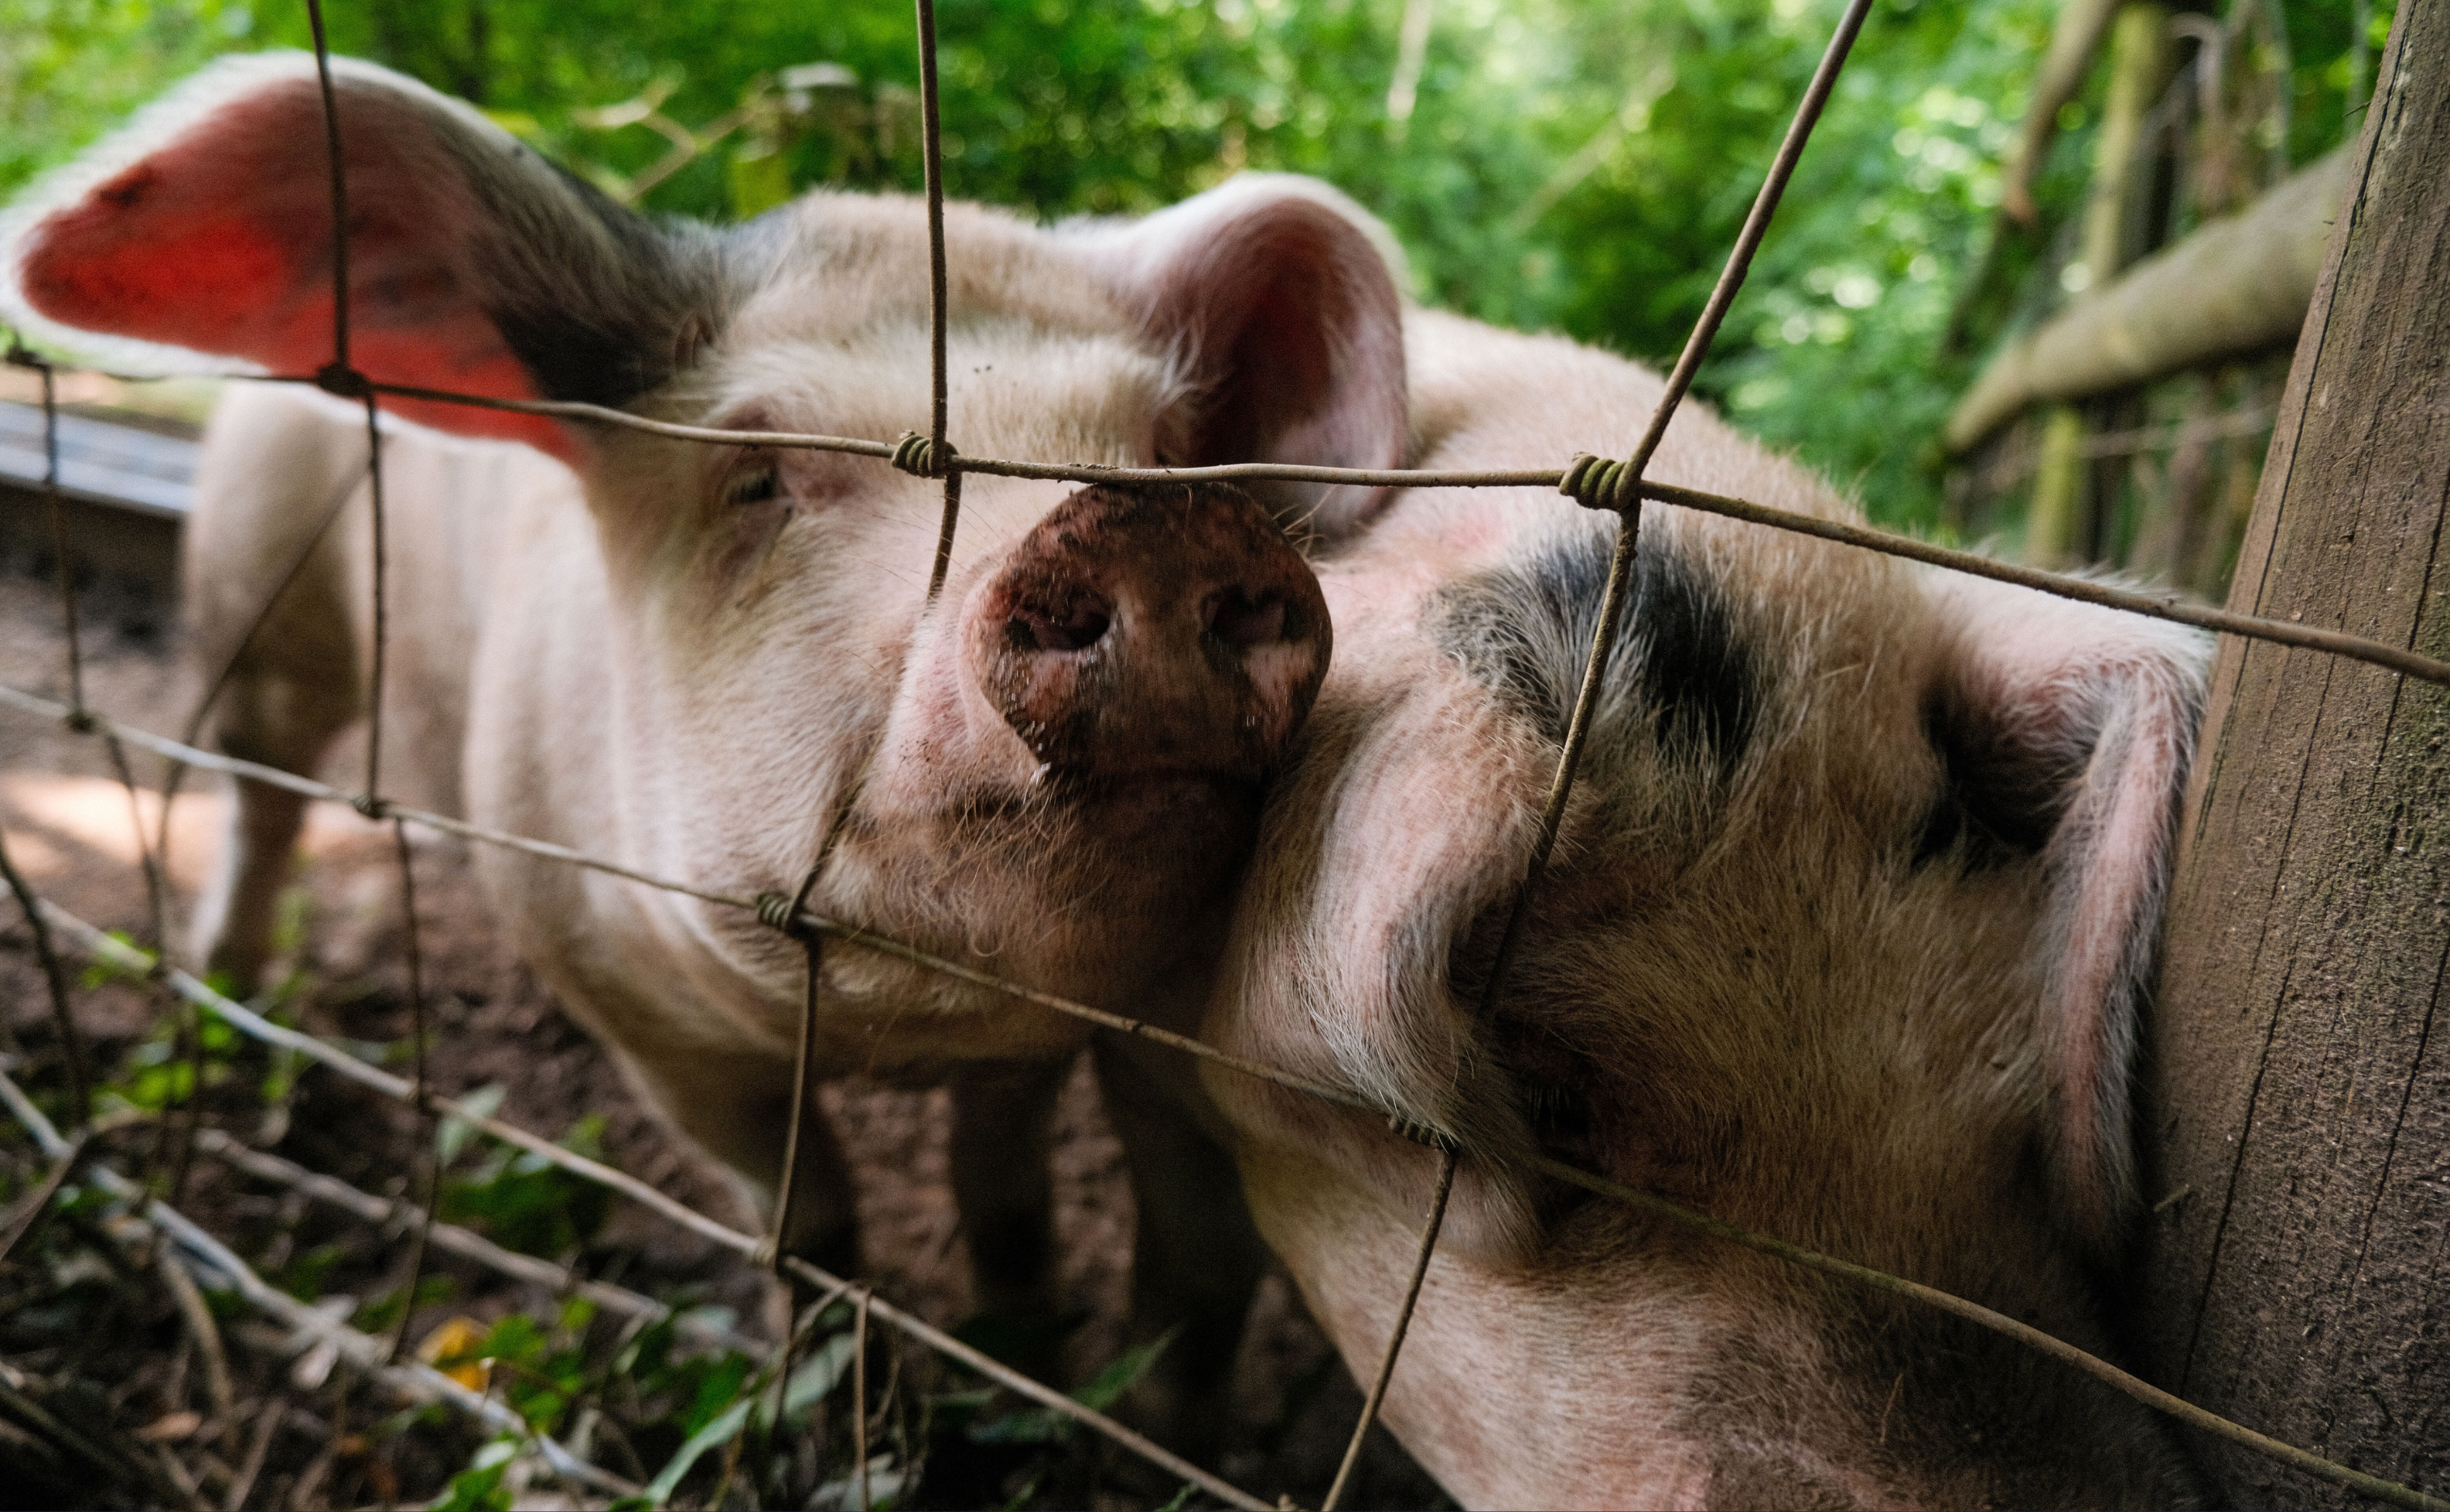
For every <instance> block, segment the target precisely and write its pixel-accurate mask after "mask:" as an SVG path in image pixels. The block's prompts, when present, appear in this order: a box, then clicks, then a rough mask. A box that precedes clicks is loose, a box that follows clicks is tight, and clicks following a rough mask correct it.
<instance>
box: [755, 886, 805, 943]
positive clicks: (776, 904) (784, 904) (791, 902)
mask: <svg viewBox="0 0 2450 1512" xmlns="http://www.w3.org/2000/svg"><path fill="white" fill-rule="evenodd" d="M757 921H758V922H759V923H761V924H764V925H765V926H766V927H767V928H768V929H772V930H776V931H779V932H780V933H782V934H786V935H797V934H798V933H799V932H800V901H799V900H798V899H796V898H794V897H792V896H791V895H790V894H789V893H759V894H758V895H757Z"/></svg>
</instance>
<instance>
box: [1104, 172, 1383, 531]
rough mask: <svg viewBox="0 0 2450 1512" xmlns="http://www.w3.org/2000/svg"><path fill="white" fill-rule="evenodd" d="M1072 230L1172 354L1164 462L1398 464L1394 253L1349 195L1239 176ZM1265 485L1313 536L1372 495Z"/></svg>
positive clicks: (1291, 181)
mask: <svg viewBox="0 0 2450 1512" xmlns="http://www.w3.org/2000/svg"><path fill="white" fill-rule="evenodd" d="M1083 240H1084V243H1085V244H1086V246H1087V247H1088V249H1089V251H1090V253H1091V256H1092V260H1093V262H1095V263H1096V264H1098V265H1099V268H1100V270H1101V271H1102V272H1103V273H1104V274H1105V275H1106V277H1107V278H1108V279H1109V281H1112V282H1113V283H1114V284H1115V285H1116V286H1117V287H1118V290H1119V291H1120V292H1121V293H1122V295H1123V297H1124V299H1125V300H1126V301H1127V302H1128V303H1130V304H1131V305H1132V306H1133V307H1134V308H1135V309H1136V310H1137V312H1138V314H1139V316H1140V318H1141V319H1142V320H1144V321H1145V322H1146V324H1147V327H1148V329H1149V331H1150V332H1151V334H1152V335H1154V336H1155V337H1156V338H1157V339H1158V340H1159V341H1161V342H1163V343H1164V344H1165V345H1166V346H1167V347H1168V348H1169V349H1171V351H1172V352H1173V353H1174V355H1175V358H1176V362H1177V363H1178V375H1177V376H1178V378H1180V380H1181V382H1182V384H1183V397H1182V399H1181V401H1180V402H1179V403H1178V404H1177V405H1176V408H1175V410H1174V412H1173V413H1172V414H1170V415H1169V417H1167V424H1166V425H1165V427H1164V429H1163V433H1162V434H1161V435H1160V437H1159V445H1160V449H1161V450H1162V451H1163V452H1164V453H1165V454H1167V455H1166V460H1168V461H1170V462H1173V463H1176V464H1178V465H1183V466H1203V465H1208V464H1213V463H1219V462H1250V461H1265V462H1297V463H1307V464H1310V465H1313V466H1324V467H1368V468H1390V467H1400V466H1402V465H1403V460H1404V455H1405V449H1406V441H1407V436H1408V426H1409V418H1408V408H1407V404H1406V397H1405V379H1404V317H1403V300H1402V298H1401V296H1400V295H1399V294H1398V293H1397V292H1396V278H1397V276H1398V275H1397V271H1396V270H1397V269H1399V268H1400V266H1401V263H1402V259H1403V254H1402V253H1401V252H1400V251H1399V250H1397V249H1396V247H1395V244H1394V242H1393V239H1392V238H1390V237H1389V236H1388V235H1387V232H1386V230H1385V228H1384V227H1383V226H1381V225H1379V224H1378V223H1377V222H1376V221H1375V220H1373V219H1371V216H1370V215H1369V213H1368V212H1366V211H1364V210H1363V209H1362V208H1361V207H1360V206H1358V205H1356V204H1353V203H1352V202H1351V201H1350V200H1348V199H1346V198H1345V197H1344V196H1343V195H1341V194H1338V193H1336V192H1335V191H1334V190H1333V189H1331V188H1329V187H1328V186H1327V185H1325V184H1319V183H1317V182H1316V181H1314V180H1311V179H1303V178H1296V177H1293V176H1291V175H1284V174H1249V175H1245V176H1243V177H1241V178H1238V179H1235V180H1234V181H1232V182H1231V183H1229V184H1225V185H1223V186H1222V187H1219V188H1216V189H1212V190H1210V191H1209V192H1208V193H1206V194H1203V195H1200V196H1198V197H1197V198H1196V199H1192V200H1187V201H1185V202H1183V203H1182V204H1177V205H1176V206H1175V207H1174V208H1172V209H1170V210H1165V211H1162V212H1160V213H1159V214H1157V215H1153V216H1150V217H1149V218H1148V219H1147V220H1144V221H1141V222H1138V223H1135V224H1132V225H1129V226H1126V227H1122V228H1119V229H1099V230H1093V231H1090V232H1087V233H1084V234H1083ZM1280 490H1281V491H1280V492H1279V493H1278V494H1276V496H1275V497H1274V498H1273V499H1271V502H1272V503H1274V504H1277V505H1278V506H1279V507H1280V509H1281V510H1283V511H1289V512H1291V513H1292V514H1297V515H1303V516H1307V517H1308V519H1309V522H1310V523H1311V525H1312V526H1313V528H1315V529H1317V530H1319V531H1321V532H1322V533H1326V534H1329V535H1337V534H1342V533H1349V532H1350V531H1351V530H1352V529H1353V528H1355V527H1356V526H1357V525H1358V524H1359V523H1360V522H1361V521H1363V520H1364V519H1366V518H1367V517H1368V516H1369V514H1370V513H1371V510H1372V509H1373V508H1374V507H1375V506H1376V504H1377V503H1378V501H1379V500H1380V498H1381V497H1382V496H1383V495H1384V494H1385V490H1383V489H1374V488H1350V487H1336V488H1320V487H1317V486H1315V485H1280Z"/></svg>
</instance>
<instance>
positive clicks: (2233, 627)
mask: <svg viewBox="0 0 2450 1512" xmlns="http://www.w3.org/2000/svg"><path fill="white" fill-rule="evenodd" d="M228 376H229V377H231V378H236V379H239V380H242V381H256V382H280V383H313V382H315V381H316V380H315V379H314V378H296V377H288V376H280V377H273V378H264V377H263V376H262V375H257V374H232V375H228ZM374 387H375V390H376V392H378V393H381V394H389V395H393V396H396V397H401V398H417V399H427V400H432V401H434V402H437V403H445V404H463V405H469V406H472V407H474V408H477V409H488V410H507V411H511V412H513V413H515V414H522V415H540V416H550V417H556V418H561V419H576V420H587V421H592V422H596V423H600V424H605V425H612V426H618V427H621V428H623V429H626V430H634V431H641V432H645V433H647V434H649V435H652V436H670V437H671V438H673V439H675V440H683V441H704V442H708V443H710V444H713V445H722V446H739V447H777V448H786V449H793V448H796V449H800V450H806V451H816V452H838V453H842V454H845V455H847V456H872V457H876V458H878V459H879V460H881V461H885V462H891V461H892V460H893V458H894V455H895V451H896V448H895V447H894V446H893V445H892V444H889V443H887V442H884V441H867V440H861V439H858V438H856V437H852V436H821V435H815V434H812V433H805V432H797V431H728V430H724V429H722V428H720V427H717V426H707V425H677V424H673V423H671V422H670V421H667V420H651V419H647V418H645V417H641V416H635V415H632V414H630V413H628V412H627V411H624V410H616V409H612V408H609V407H607V406H605V405H601V404H585V403H580V402H577V401H575V400H561V399H497V398H488V397H483V396H481V395H472V394H453V393H450V392H448V391H445V390H441V389H425V388H416V387H413V386H410V385H406V384H398V383H378V384H376V385H374ZM944 465H945V466H947V467H950V468H952V469H954V470H956V471H959V472H964V473H983V474H987V475H993V476H997V477H1020V478H1039V479H1048V480H1054V481H1059V482H1074V483H1104V484H1129V485H1147V484H1160V483H1246V482H1288V483H1325V484H1339V483H1340V484H1351V485H1357V486H1360V487H1364V488H1549V489H1557V490H1559V491H1560V492H1563V489H1564V486H1565V484H1566V483H1567V482H1568V481H1570V480H1572V479H1573V478H1574V477H1575V475H1576V474H1577V473H1578V472H1585V471H1587V470H1585V469H1578V468H1576V467H1575V466H1573V465H1572V464H1570V463H1569V464H1567V465H1566V466H1564V467H1555V468H1491V469H1469V470H1460V471H1444V472H1441V471H1436V470H1429V469H1415V468H1364V467H1309V466H1304V465H1301V464H1297V463H1286V462H1227V463H1220V464H1218V465H1215V466H1212V467H1109V466H1104V465H1101V464H1098V463H1090V462H1025V461H1014V460H1010V459H1007V458H1001V457H986V456H968V455H966V454H961V455H957V456H954V457H953V458H952V459H951V460H950V461H948V462H947V463H945V464H944ZM1636 491H1637V492H1638V493H1639V494H1640V495H1641V496H1642V497H1643V499H1645V500H1656V501H1657V502H1659V503H1663V504H1672V505H1676V506H1677V507H1679V508H1682V509H1688V510H1692V511H1695V512H1696V513H1698V514H1718V515H1722V516H1724V517H1726V518H1728V519H1735V520H1742V521H1744V522H1745V523H1747V524H1751V525H1760V526H1763V527H1766V528H1768V529H1770V530H1777V531H1787V532H1790V533H1796V534H1799V535H1815V536H1818V537H1819V538H1820V539H1822V540H1824V541H1835V542H1837V543H1838V544H1839V545H1841V546H1854V547H1859V548H1861V549H1863V550H1865V551H1869V552H1880V553H1881V554H1883V555H1887V556H1901V557H1904V558H1906V559H1907V560H1909V561H1915V562H1924V563H1928V564H1929V565H1931V566H1934V567H1941V568H1946V569H1948V570H1949V571H1951V572H1964V573H1967V574H1969V575H1971V576H1974V577H1987V578H1990V579H1991V580H1992V581H1993V582H1999V583H2013V584H2014V585H2015V586H2016V587H2018V588H2030V589H2032V590H2033V591H2035V592H2040V593H2049V594H2051V595H2053V596H2055V597H2059V598H2071V599H2075V600H2078V601H2079V602H2082V603H2087V604H2098V605H2100V606H2102V607H2103V608H2105V609H2114V610H2122V611H2126V612H2128V613H2130V614H2144V615H2149V616H2150V617H2151V618H2153V619H2164V620H2168V621H2170V622H2172V623H2174V624H2179V625H2190V626H2193V627H2194V628H2195V629H2197V630H2212V631H2215V632H2217V633H2220V634H2225V635H2237V636H2242V637H2244V638H2246V639H2247V640H2259V641H2268V642H2270V643H2271V644H2273V645H2276V646H2290V647H2295V648H2297V649H2301V650H2316V651H2326V652H2329V653H2330V654H2332V655H2334V656H2343V657H2345V658H2347V659H2348V660H2350V661H2358V662H2366V663H2369V664H2371V665H2373V666H2376V667H2381V668H2384V669H2388V670H2390V671H2394V672H2403V673H2405V674H2406V675H2407V676H2410V677H2414V678H2418V679H2420V680H2421V681H2423V682H2428V683H2434V684H2438V685H2440V686H2441V687H2445V688H2450V662H2445V661H2441V660H2440V659H2438V658H2435V657H2431V656H2425V655H2422V654H2421V653H2419V652H2416V651H2413V650H2409V649H2406V648H2405V647H2401V646H2393V645H2391V644H2389V643H2388V642H2386V641H2378V640H2374V639H2372V638H2370V637H2368V636H2363V635H2352V634H2350V633H2348V632H2347V631H2345V630H2325V629H2323V628H2322V627H2320V626H2313V625H2304V624H2300V623H2298V622H2296V621H2294V620H2281V619H2269V618H2265V617H2264V616H2262V615H2259V614H2239V613H2234V612H2232V611H2228V610H2225V609H2215V608H2213V607H2211V606H2210V605H2208V604H2196V603H2191V602H2188V599H2187V598H2186V597H2185V596H2184V595H2183V594H2179V593H2175V592H2166V591H2165V592H2150V591H2142V590H2137V589H2128V588H2120V587H2118V586H2117V585H2116V584H2114V583H2108V582H2102V581H2098V580H2096V579H2093V578H2089V577H2083V576H2079V575H2076V574H2074V573H2071V572H2044V571H2043V570H2041V569H2039V568H2032V567H2020V566H2018V565H2016V564H2015V563H2013V562H2002V561H1999V560H1997V559H1995V558H1993V557H1989V556H1985V555H1983V554H1982V553H1981V552H1969V551H1964V550H1961V549H1959V548H1955V547H1949V546H1941V545H1938V544H1936V543H1935V542H1931V541H1924V540H1918V539H1916V538H1915V537H1914V536H1911V535H1901V534H1899V533H1896V532H1895V531H1883V530H1879V529H1876V528H1875V527H1872V526H1869V525H1857V524H1854V523H1852V522H1849V521H1846V520H1834V519H1824V518H1822V517H1820V516H1819V515H1817V514H1797V513H1796V512H1794V511H1792V510H1781V509H1773V508H1771V507H1770V506H1769V505H1766V504H1757V503H1754V502H1753V501H1752V500H1750V499H1743V498H1737V497H1734V496H1732V495H1730V494H1714V493H1711V492H1709V491H1708V490H1705V489H1697V488H1684V487H1681V486H1679V485H1676V484H1672V483H1659V482H1653V481H1651V480H1650V479H1648V478H1644V479H1643V480H1642V481H1641V482H1640V483H1639V484H1638V485H1636Z"/></svg>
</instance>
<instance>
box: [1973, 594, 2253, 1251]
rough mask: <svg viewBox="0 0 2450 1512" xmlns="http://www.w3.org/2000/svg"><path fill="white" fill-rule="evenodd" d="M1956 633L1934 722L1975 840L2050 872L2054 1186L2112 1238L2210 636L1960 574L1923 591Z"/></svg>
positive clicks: (2123, 1193)
mask: <svg viewBox="0 0 2450 1512" xmlns="http://www.w3.org/2000/svg"><path fill="white" fill-rule="evenodd" d="M1933 592H1934V594H1935V597H1937V598H1939V599H1940V600H1941V602H1942V603H1943V605H1944V606H1948V607H1950V608H1952V609H1954V610H1955V611H1959V612H1958V613H1957V615H1956V620H1957V623H1956V630H1957V632H1958V634H1959V635H1960V636H1961V640H1960V641H1959V643H1958V646H1957V649H1956V652H1955V654H1954V657H1953V659H1952V661H1951V662H1950V664H1949V669H1948V672H1947V674H1946V675H1945V676H1944V677H1943V680H1942V682H1941V685H1940V686H1939V688H1937V690H1936V696H1935V700H1934V703H1933V706H1932V709H1931V726H1932V733H1933V736H1934V738H1935V742H1936V744H1937V745H1938V746H1939V748H1940V750H1941V752H1942V754H1943V756H1944V757H1945V758H1946V760H1947V762H1948V766H1949V777H1950V783H1951V786H1952V789H1953V796H1954V799H1955V800H1956V802H1957V804H1958V805H1959V807H1960V811H1961V814H1962V816H1963V818H1964V820H1965V821H1966V822H1969V823H1970V824H1973V825H1974V826H1977V827H1978V829H1979V831H1980V832H1981V837H1982V840H1983V843H1985V844H1995V845H1998V846H2004V847H2006V848H2008V849H2011V850H2026V851H2036V850H2037V851H2038V852H2039V854H2040V857H2041V861H2042V863H2043V865H2044V866H2045V867H2046V868H2047V873H2048V876H2049V879H2050V898H2051V916H2050V921H2049V929H2048V932H2047V935H2046V940H2047V945H2046V947H2045V948H2046V950H2047V952H2048V959H2047V960H2046V961H2045V965H2046V967H2047V980H2048V982H2049V989H2048V990H2049V995H2050V996H2049V998H2048V1002H2047V1005H2046V1011H2045V1013H2044V1015H2043V1018H2042V1023H2041V1026H2040V1027H2041V1034H2042V1048H2043V1052H2044V1055H2045V1057H2046V1063H2047V1066H2048V1068H2049V1073H2050V1077H2051V1098H2052V1104H2053V1115H2054V1123H2055V1131H2054V1138H2053V1150H2052V1167H2053V1169H2052V1177H2053V1184H2054V1187H2055V1190H2056V1193H2057V1196H2058V1198H2059V1201H2060V1203H2061V1205H2062V1206H2063V1208H2064V1209H2065V1212H2066V1214H2067V1216H2068V1217H2069V1219H2070V1220H2071V1222H2072V1223H2073V1224H2074V1226H2075V1227H2076V1229H2077V1231H2079V1232H2081V1233H2083V1234H2084V1235H2086V1236H2087V1238H2088V1239H2090V1240H2091V1241H2092V1242H2095V1243H2101V1244H2107V1243H2110V1242H2113V1241H2114V1239H2115V1237H2116V1234H2117V1232H2118V1229H2119V1225H2120V1220H2121V1219H2122V1217H2123V1216H2124V1215H2125V1214H2126V1213H2127V1212H2129V1209H2130V1205H2131V1204H2132V1202H2133V1200H2134V1183H2135V1173H2134V1166H2133V1157H2132V1146H2133V1129H2132V1127H2131V1125H2132V1117H2133V1114H2132V1086H2131V1076H2132V1073H2133V1062H2134V1056H2135V1045H2136V1019H2137V1017H2138V1013H2139V1010H2140V1006H2141V999H2142V998H2143V995H2144V994H2145V992H2146V991H2147V989H2148V987H2149V981H2150V974H2151V969H2152V960H2153V952H2154V948H2155V946H2156V944H2157V942H2158V937H2159V933H2160V926H2161V912H2162V904H2163V901H2164V897H2165V894H2166V893H2167V891H2168V881H2169V871H2170V867H2171V864H2172V859H2173V857H2172V852H2173V849H2174V843H2175V837H2176V830H2177V821H2178V810H2179V806H2180V803H2181V800H2182V799H2183V798H2184V796H2185V789H2186V784H2187V774H2188V768H2189V766H2190V765H2191V762H2192V759H2193V754H2194V741H2195V727H2196V724H2197V720H2198V717H2199V715H2200V712H2201V708H2202V704H2203V690H2204V676H2205V666H2206V662H2207V656H2208V652H2209V649H2210V645H2209V641H2208V640H2207V637H2205V636H2203V635H2201V634H2200V633H2198V632H2196V631H2194V630H2187V629H2184V628H2182V627H2179V626H2174V625H2170V624H2168V623H2166V622H2164V621H2160V620H2151V619H2146V618H2143V617H2142V616H2140V615H2133V614H2122V613H2119V612H2117V611H2112V610H2106V609H2099V608H2095V607H2093V606H2091V605H2088V604H2078V603H2074V602H2071V601H2070V600H2067V599H2061V598H2053V597H2050V596H2048V595H2046V594H2042V593H2036V592H2033V591H2031V590H2028V589H2020V588H2009V587H2003V586H2001V585H1997V584H1993V583H1986V582H1982V581H1979V580H1976V579H1971V578H1947V579H1937V580H1935V582H1934V585H1933Z"/></svg>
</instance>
